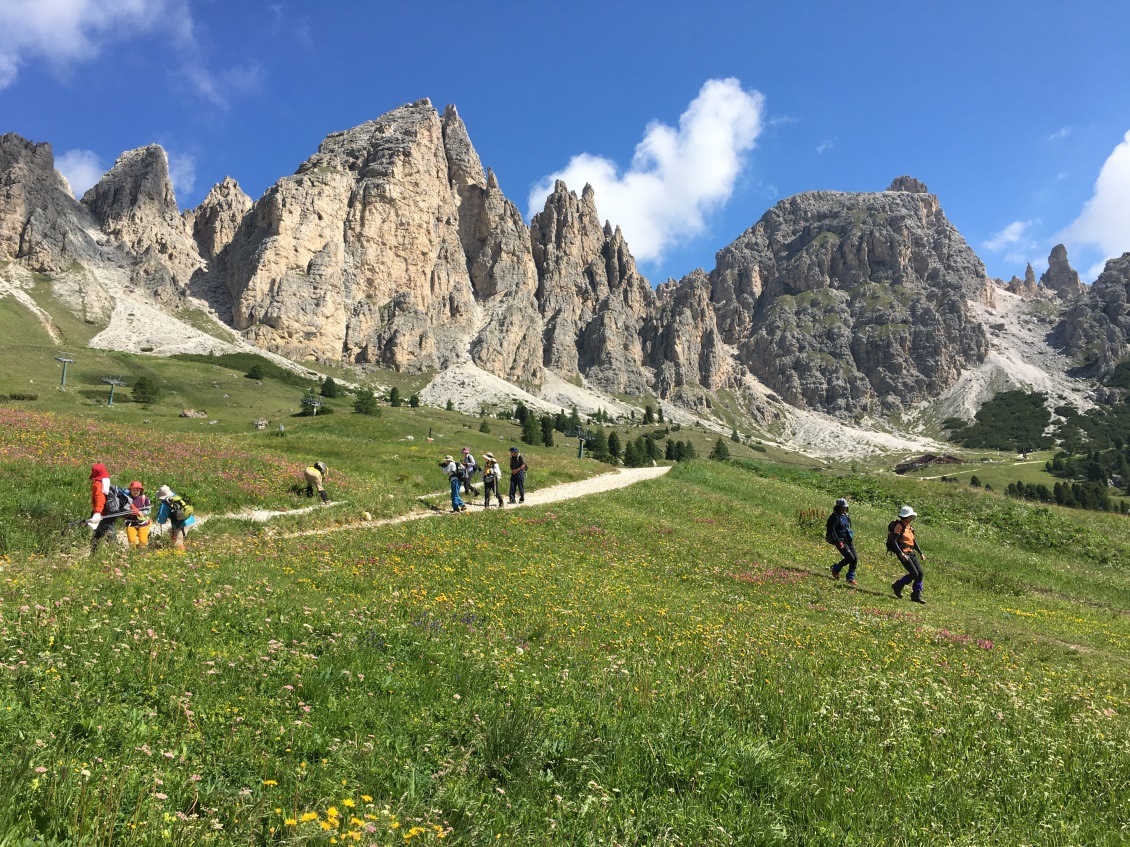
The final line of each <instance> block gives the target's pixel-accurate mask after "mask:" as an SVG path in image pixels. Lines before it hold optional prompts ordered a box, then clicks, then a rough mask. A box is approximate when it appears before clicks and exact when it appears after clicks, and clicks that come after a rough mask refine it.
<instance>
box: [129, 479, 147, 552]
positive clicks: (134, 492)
mask: <svg viewBox="0 0 1130 847" xmlns="http://www.w3.org/2000/svg"><path fill="white" fill-rule="evenodd" d="M129 503H130V513H129V514H128V515H126V517H125V520H124V521H123V523H124V524H125V525H126V538H128V539H129V546H130V549H134V550H136V549H140V548H142V547H148V546H149V509H150V506H151V505H152V504H151V503H150V502H149V497H148V496H146V494H145V486H143V485H142V484H141V483H140V482H139V481H138V480H136V479H135V480H134V481H133V482H131V483H130V484H129Z"/></svg>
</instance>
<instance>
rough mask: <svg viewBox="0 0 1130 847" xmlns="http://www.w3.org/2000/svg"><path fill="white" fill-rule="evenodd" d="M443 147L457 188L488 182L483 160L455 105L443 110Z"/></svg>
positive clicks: (448, 167)
mask: <svg viewBox="0 0 1130 847" xmlns="http://www.w3.org/2000/svg"><path fill="white" fill-rule="evenodd" d="M443 147H444V150H445V151H446V153H447V170H448V175H449V177H450V179H451V184H452V185H453V186H455V188H456V190H458V189H460V188H461V187H462V186H464V185H478V186H483V185H485V184H486V178H485V177H484V176H483V165H482V162H481V161H479V155H478V154H477V153H476V152H475V148H474V146H473V145H472V144H471V137H470V136H469V135H468V134H467V127H466V126H465V125H464V123H463V121H462V119H461V118H460V117H459V112H457V111H456V109H455V107H454V106H448V107H447V108H446V109H444V110H443Z"/></svg>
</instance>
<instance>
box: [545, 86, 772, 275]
mask: <svg viewBox="0 0 1130 847" xmlns="http://www.w3.org/2000/svg"><path fill="white" fill-rule="evenodd" d="M764 110H765V98H764V96H763V95H762V94H760V93H759V92H757V91H750V92H747V91H743V90H742V87H741V83H740V82H739V81H738V80H736V79H733V78H730V79H711V80H707V82H706V83H705V84H704V85H703V86H702V88H701V89H700V90H699V93H698V96H697V97H695V99H694V100H693V101H691V103H690V105H689V106H687V109H686V111H685V112H683V114H682V115H680V116H679V127H678V129H674V128H672V127H670V126H667V125H666V124H663V123H659V122H658V121H653V122H652V123H650V124H648V126H647V129H646V131H645V132H644V137H643V140H642V141H640V143H639V144H637V145H636V149H635V154H634V155H633V157H632V163H631V165H630V166H629V167H628V168H627V170H625V171H623V172H620V171H619V168H618V167H617V165H616V163H615V162H613V161H611V160H609V159H606V158H603V157H601V156H594V155H591V154H589V153H581V154H580V155H578V156H574V157H573V158H572V159H571V160H570V161H569V164H568V165H566V166H565V168H564V169H562V170H560V171H557V172H555V173H552V174H550V175H549V176H547V177H545V178H544V179H542V180H541V181H540V182H539V183H537V185H535V186H534V188H533V190H531V191H530V196H529V207H528V208H529V212H528V216H529V217H532V216H533V215H534V213H535V212H538V211H540V210H541V208H542V207H543V206H544V204H545V198H546V196H547V195H548V194H550V193H551V192H552V190H553V184H554V181H555V180H558V179H561V180H564V181H565V184H566V185H568V186H569V187H570V188H571V189H572V190H574V191H579V190H580V189H581V188H583V187H584V185H585V184H586V183H588V184H590V185H592V187H593V189H594V190H595V192H596V205H597V208H598V209H599V210H600V214H601V216H602V217H603V218H604V219H606V220H608V221H611V222H612V224H613V225H614V226H619V227H620V228H621V229H622V230H623V232H624V237H625V238H627V240H628V244H629V246H630V247H631V249H632V253H633V254H634V255H635V256H636V258H637V259H639V260H641V261H654V260H656V259H658V258H660V257H661V256H662V255H663V253H664V251H665V250H667V249H668V248H669V247H671V246H672V245H674V244H676V243H679V242H681V241H685V240H686V239H689V238H691V237H693V236H695V235H698V234H699V233H701V232H703V230H704V229H705V228H706V220H705V218H706V215H707V214H708V213H710V212H712V211H714V210H715V209H717V208H719V207H720V206H722V205H723V204H724V203H725V202H726V201H727V200H728V199H729V198H730V195H731V194H732V193H733V190H734V185H735V183H736V182H737V179H738V176H739V174H740V172H741V169H742V166H743V165H744V163H745V153H747V152H748V151H749V150H750V149H752V148H753V146H754V142H755V141H756V139H757V137H758V135H760V133H761V130H762V117H763V115H764Z"/></svg>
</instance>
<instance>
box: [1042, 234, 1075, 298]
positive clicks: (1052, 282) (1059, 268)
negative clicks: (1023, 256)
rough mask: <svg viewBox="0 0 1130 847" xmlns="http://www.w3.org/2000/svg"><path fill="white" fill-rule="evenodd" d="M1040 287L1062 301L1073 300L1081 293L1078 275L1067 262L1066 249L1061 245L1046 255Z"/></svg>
mask: <svg viewBox="0 0 1130 847" xmlns="http://www.w3.org/2000/svg"><path fill="white" fill-rule="evenodd" d="M1029 267H1031V266H1029ZM1040 285H1042V286H1044V288H1046V289H1048V290H1049V291H1052V292H1054V293H1055V294H1056V296H1058V297H1060V298H1062V299H1064V300H1074V299H1075V298H1076V297H1079V296H1080V295H1081V294H1082V293H1083V291H1084V288H1083V283H1082V281H1080V279H1079V273H1078V272H1077V271H1076V270H1075V269H1074V268H1072V267H1071V263H1070V262H1069V261H1067V248H1066V247H1064V246H1063V245H1062V244H1057V245H1055V247H1053V248H1052V251H1051V253H1050V254H1049V255H1048V269H1047V270H1046V271H1045V272H1044V274H1043V275H1042V276H1041V277H1040Z"/></svg>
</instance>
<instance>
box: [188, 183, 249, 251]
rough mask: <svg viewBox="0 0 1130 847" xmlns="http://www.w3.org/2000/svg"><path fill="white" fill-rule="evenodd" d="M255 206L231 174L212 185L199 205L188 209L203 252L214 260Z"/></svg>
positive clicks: (191, 224) (189, 221)
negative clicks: (244, 217)
mask: <svg viewBox="0 0 1130 847" xmlns="http://www.w3.org/2000/svg"><path fill="white" fill-rule="evenodd" d="M251 205H252V203H251V198H250V197H248V196H247V195H246V194H245V193H244V192H243V189H242V188H240V187H239V183H238V182H236V181H235V180H234V179H232V178H231V177H230V176H228V177H224V179H223V181H222V182H218V183H216V184H215V185H214V186H212V190H211V191H209V192H208V196H207V197H205V198H204V200H203V201H202V202H201V203H200V205H199V206H197V207H196V208H195V209H193V210H191V211H190V212H185V222H186V223H187V224H188V225H189V227H190V228H191V230H192V237H193V239H194V240H195V241H196V245H197V248H198V249H199V250H200V255H201V256H203V257H204V258H205V259H207V260H208V261H213V260H214V259H215V258H216V257H217V256H218V255H219V254H220V252H221V251H222V250H223V249H224V248H225V247H227V246H228V244H229V243H231V240H232V238H234V237H235V233H236V230H238V229H239V225H240V222H241V221H242V220H243V216H244V215H246V214H247V213H248V212H249V211H251Z"/></svg>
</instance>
